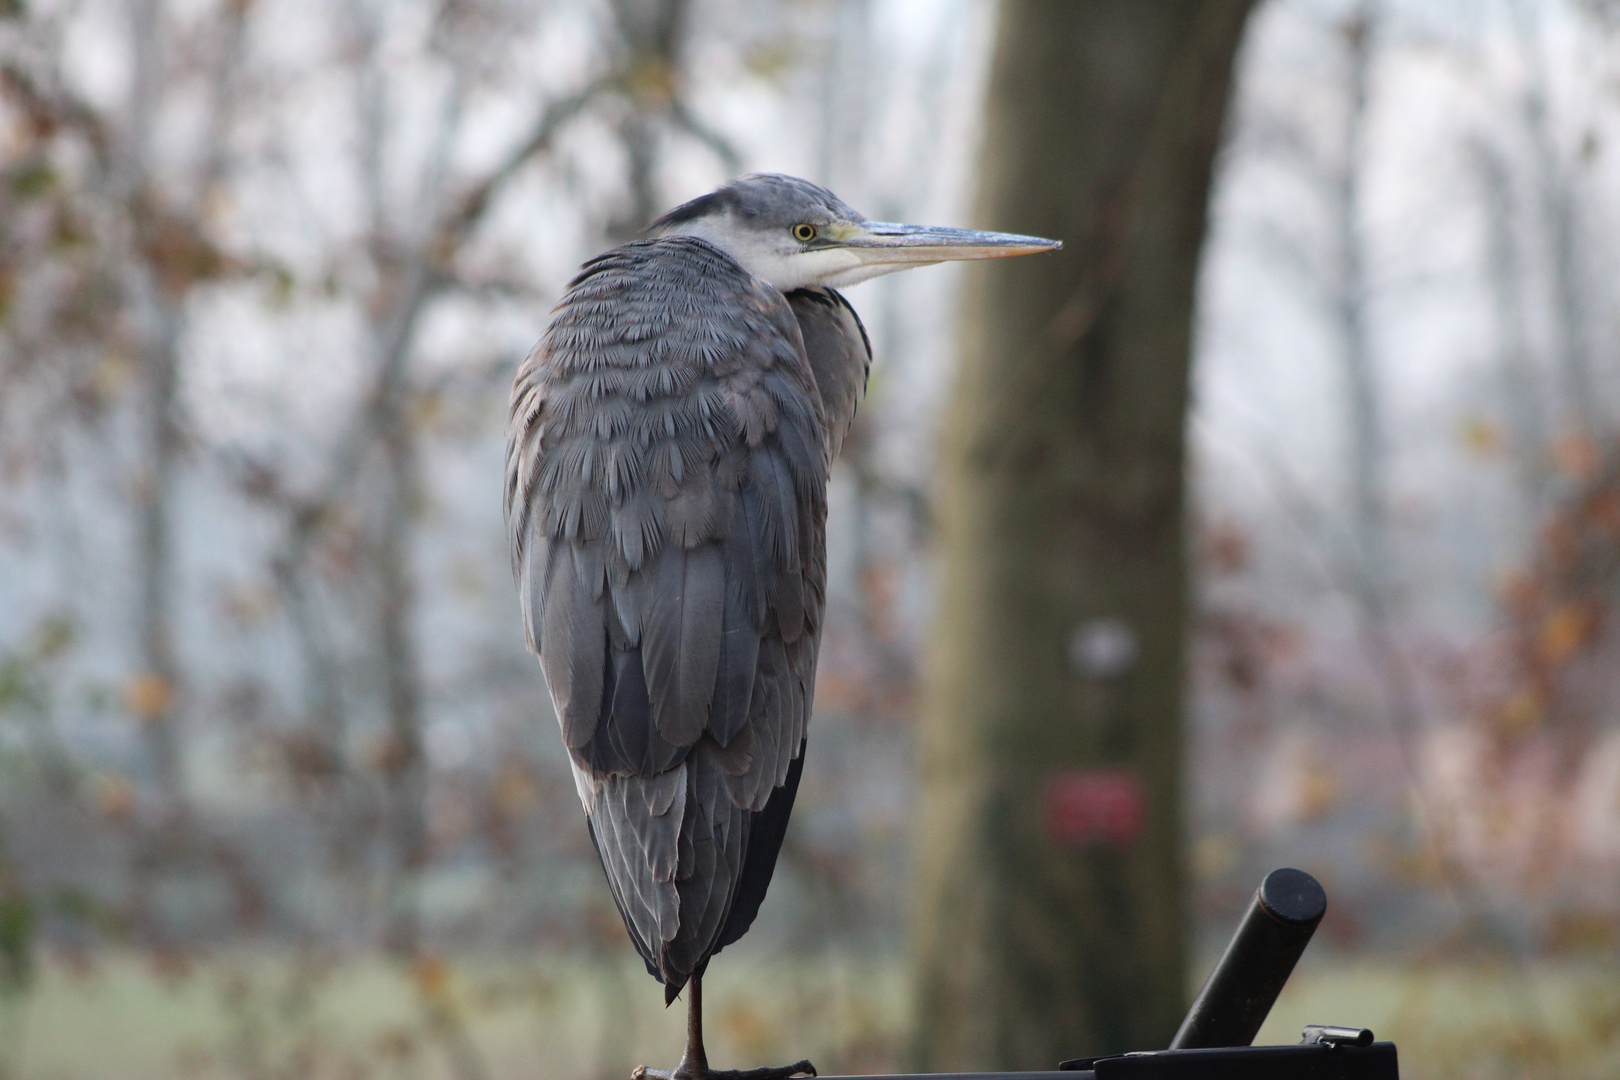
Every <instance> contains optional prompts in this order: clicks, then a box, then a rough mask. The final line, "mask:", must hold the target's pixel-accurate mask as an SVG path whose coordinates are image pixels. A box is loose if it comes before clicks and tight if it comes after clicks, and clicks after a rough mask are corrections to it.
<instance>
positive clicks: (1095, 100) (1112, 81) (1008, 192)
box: [915, 0, 1251, 1069]
mask: <svg viewBox="0 0 1620 1080" xmlns="http://www.w3.org/2000/svg"><path fill="white" fill-rule="evenodd" d="M1250 7H1251V0H1210V2H1205V3H1192V2H1181V3H1163V4H1150V5H1149V4H1135V3H1130V2H1127V0H1099V2H1093V3H1087V4H1071V3H1066V2H1061V0H1006V2H1004V3H1003V4H1002V7H1001V13H1000V25H999V28H998V35H997V41H996V45H995V55H994V59H993V61H992V65H993V66H992V70H991V78H990V89H989V100H988V110H987V114H986V122H985V131H986V142H985V147H984V151H983V158H982V162H981V185H982V186H981V191H980V196H979V200H980V201H979V219H980V221H981V222H982V223H983V224H984V225H985V226H987V227H994V228H1001V229H1013V230H1018V231H1021V232H1029V233H1037V234H1041V235H1046V236H1053V237H1058V238H1060V239H1062V240H1063V241H1064V242H1065V244H1066V245H1067V246H1066V248H1065V250H1064V251H1063V252H1061V253H1060V254H1059V255H1057V256H1054V257H1051V258H1044V259H1030V260H1026V261H1025V263H1024V264H1023V265H1019V264H1013V265H1010V266H998V267H996V268H995V269H994V272H992V273H985V274H979V275H976V276H974V277H972V278H971V283H970V286H969V291H968V301H967V317H966V318H965V320H964V323H963V327H964V335H963V346H962V371H961V374H960V377H959V381H958V384H957V387H956V393H955V399H954V402H953V404H952V407H951V409H950V412H949V413H948V415H947V418H946V425H945V430H946V431H947V432H948V433H949V435H948V438H947V440H946V445H945V448H944V481H943V483H944V490H943V498H942V506H941V529H942V541H941V543H942V556H943V562H944V567H943V581H942V585H941V595H940V605H941V606H940V617H939V619H938V622H937V630H936V634H935V641H934V646H933V655H932V657H931V662H932V665H933V670H932V685H931V688H930V703H929V706H928V708H927V710H926V713H925V717H926V718H925V721H924V730H923V736H922V742H923V755H922V763H921V770H922V771H921V777H920V780H921V787H922V798H923V813H922V821H923V824H922V827H921V833H922V835H921V837H920V850H919V886H920V893H919V912H918V914H919V920H918V922H917V934H918V938H917V947H918V964H919V975H920V978H919V980H918V985H919V987H920V997H919V1026H918V1028H917V1032H916V1044H915V1057H916V1059H917V1063H918V1065H919V1066H920V1067H923V1068H928V1069H947V1068H953V1069H954V1068H976V1067H997V1068H1007V1069H1020V1068H1040V1067H1044V1068H1051V1067H1052V1066H1053V1065H1054V1064H1055V1063H1056V1062H1057V1061H1058V1060H1059V1059H1061V1058H1064V1057H1072V1056H1075V1055H1077V1054H1081V1053H1100V1052H1103V1051H1110V1050H1126V1049H1145V1048H1151V1047H1157V1046H1164V1045H1165V1044H1166V1043H1167V1042H1168V1040H1169V1038H1170V1036H1171V1035H1172V1034H1173V1032H1174V1031H1175V1028H1176V1025H1177V1023H1178V1022H1179V1020H1180V1017H1181V1012H1182V1009H1183V1007H1184V1004H1185V952H1186V949H1185V936H1184V929H1183V928H1184V925H1185V921H1186V919H1185V915H1186V904H1185V900H1184V892H1183V870H1182V856H1181V812H1180V808H1181V788H1182V729H1181V705H1182V701H1181V699H1182V667H1183V649H1184V645H1183V639H1184V634H1185V627H1184V623H1185V621H1186V614H1187V598H1186V591H1187V586H1186V582H1187V574H1186V569H1185V561H1186V552H1185V550H1184V548H1185V544H1184V523H1183V486H1184V482H1183V469H1184V460H1183V459H1184V451H1183V445H1184V433H1183V430H1184V423H1185V413H1186V405H1187V396H1188V390H1187V388H1188V379H1187V376H1188V354H1189V346H1190V339H1191V332H1192V305H1193V295H1194V284H1195V280H1196V277H1197V269H1198V258H1199V250H1200V245H1201V242H1202V239H1203V234H1204V224H1205V217H1206V206H1207V201H1208V195H1209V184H1210V175H1211V170H1212V163H1213V159H1214V156H1215V151H1216V147H1217V145H1218V143H1219V139H1220V132H1221V125H1222V118H1223V115H1224V113H1225V107H1226V100H1227V89H1228V85H1229V83H1230V80H1231V72H1232V66H1233V58H1234V55H1235V53H1236V50H1237V46H1238V43H1239V41H1240V39H1241V36H1242V31H1243V27H1244V23H1245V20H1246V18H1247V15H1248V12H1249V9H1250Z"/></svg>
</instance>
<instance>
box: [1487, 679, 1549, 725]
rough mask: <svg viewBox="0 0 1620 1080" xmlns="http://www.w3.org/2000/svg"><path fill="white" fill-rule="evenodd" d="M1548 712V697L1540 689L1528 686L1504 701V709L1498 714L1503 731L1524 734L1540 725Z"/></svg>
mask: <svg viewBox="0 0 1620 1080" xmlns="http://www.w3.org/2000/svg"><path fill="white" fill-rule="evenodd" d="M1546 714H1547V702H1546V699H1545V698H1543V697H1542V695H1541V693H1540V692H1539V691H1537V690H1535V689H1532V688H1526V689H1523V690H1520V691H1519V692H1518V693H1516V694H1514V695H1513V696H1512V697H1510V698H1508V699H1507V700H1506V701H1504V702H1503V703H1502V711H1501V712H1500V713H1498V714H1497V722H1498V723H1499V724H1500V726H1501V728H1502V730H1503V731H1506V732H1508V733H1509V734H1512V735H1523V734H1525V733H1527V732H1530V731H1533V730H1535V729H1536V728H1538V727H1540V726H1541V721H1542V718H1543V717H1544V716H1546Z"/></svg>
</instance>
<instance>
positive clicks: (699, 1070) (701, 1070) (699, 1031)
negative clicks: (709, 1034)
mask: <svg viewBox="0 0 1620 1080" xmlns="http://www.w3.org/2000/svg"><path fill="white" fill-rule="evenodd" d="M686 985H687V992H688V993H689V994H691V996H690V997H689V998H687V1001H686V1052H685V1053H684V1054H682V1055H681V1063H680V1064H679V1065H677V1066H675V1080H708V1075H709V1055H708V1054H707V1053H706V1052H705V1051H704V1049H703V976H702V975H700V974H698V973H697V972H695V971H694V972H692V979H691V981H690V982H688V983H687V984H686Z"/></svg>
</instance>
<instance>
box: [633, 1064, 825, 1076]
mask: <svg viewBox="0 0 1620 1080" xmlns="http://www.w3.org/2000/svg"><path fill="white" fill-rule="evenodd" d="M815 1075H816V1067H815V1066H814V1065H812V1064H810V1063H809V1062H808V1061H796V1062H794V1063H793V1064H792V1065H766V1066H763V1067H761V1068H758V1069H703V1070H701V1071H698V1070H695V1069H690V1068H689V1067H687V1066H685V1065H682V1066H679V1067H677V1068H674V1069H649V1068H647V1066H645V1065H637V1066H636V1067H635V1070H634V1071H633V1072H631V1074H630V1076H631V1080H789V1077H794V1076H815Z"/></svg>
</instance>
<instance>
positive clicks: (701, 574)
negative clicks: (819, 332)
mask: <svg viewBox="0 0 1620 1080" xmlns="http://www.w3.org/2000/svg"><path fill="white" fill-rule="evenodd" d="M800 325H801V320H800V319H799V317H798V313H797V311H796V310H795V308H794V307H793V306H790V305H789V303H788V302H787V301H786V300H784V298H783V297H782V295H781V294H780V293H778V292H776V291H775V290H774V289H771V288H770V287H769V286H767V285H764V284H763V283H760V282H757V281H755V280H754V279H752V278H750V277H749V276H748V275H747V274H746V273H745V272H744V271H743V270H742V268H741V267H739V266H737V265H736V263H735V262H733V261H732V260H731V259H730V258H729V257H727V256H726V255H724V254H723V253H722V252H720V251H718V250H717V249H715V248H713V247H711V246H709V245H708V244H705V243H703V242H702V241H699V240H695V239H691V238H672V239H667V240H656V241H644V242H639V243H636V244H630V245H626V246H625V247H623V248H619V249H615V250H614V251H612V252H608V253H607V254H606V255H604V256H601V257H599V258H598V259H596V260H594V261H593V262H591V263H589V264H587V265H586V267H585V268H584V270H583V272H582V273H581V274H580V276H579V277H578V278H576V279H575V281H574V282H573V283H572V284H571V285H570V287H569V290H568V293H567V294H566V295H565V297H564V299H563V301H562V302H561V303H560V304H559V305H558V309H557V313H556V315H555V317H554V319H553V321H552V324H551V326H550V328H549V329H548V330H547V332H546V335H545V337H544V338H543V339H542V341H541V343H540V344H539V345H538V346H537V347H536V349H535V350H534V352H533V353H531V354H530V356H529V357H528V358H527V359H526V360H525V361H524V363H523V365H522V367H521V368H520V370H519V372H518V377H517V381H516V385H515V386H514V388H513V402H512V418H511V424H512V426H511V431H510V433H509V440H508V444H507V485H506V510H507V520H508V528H509V532H510V537H511V542H512V549H513V564H514V569H515V572H516V574H517V578H518V586H519V595H520V598H521V599H522V606H523V615H524V623H525V630H526V633H527V636H528V639H529V642H530V644H531V646H532V647H533V648H534V649H535V650H536V651H537V652H538V653H539V654H540V658H541V664H542V667H543V669H544V671H545V674H546V680H547V684H548V686H549V688H550V690H551V694H552V699H553V702H554V704H555V705H556V708H557V715H558V720H559V723H560V724H561V725H562V729H563V740H564V743H565V744H566V745H567V747H568V749H569V753H570V755H571V757H572V760H573V767H574V770H575V775H576V782H577V785H578V787H579V791H580V797H581V802H582V804H583V805H584V806H585V809H586V813H587V815H588V817H589V820H590V825H591V833H592V837H593V840H594V841H595V843H596V847H597V851H598V854H599V855H600V856H601V860H602V865H603V869H604V871H605V872H606V873H607V876H608V880H609V884H610V886H611V888H612V892H613V896H614V900H615V902H616V903H617V904H618V906H619V908H620V911H621V913H622V914H623V915H624V919H625V926H626V928H627V929H628V930H629V931H630V934H631V937H632V938H633V939H634V940H635V943H636V947H637V949H638V951H639V952H640V953H641V955H642V957H643V959H645V960H646V961H647V964H648V970H649V971H652V972H653V973H654V974H655V975H656V976H657V977H658V978H660V979H661V980H662V981H664V982H665V983H666V985H667V986H668V987H670V988H671V992H673V990H674V989H678V988H679V986H680V985H682V984H684V982H685V980H686V978H687V977H688V976H689V975H690V974H691V972H693V971H695V970H700V969H701V966H702V964H704V963H705V962H706V961H707V959H708V957H709V955H710V954H712V952H713V951H714V950H715V949H716V948H717V947H718V945H719V941H720V936H721V934H722V932H723V931H724V929H725V928H726V926H727V925H728V923H727V920H728V914H729V912H730V910H731V905H732V902H733V900H734V898H735V896H736V894H737V889H738V882H739V880H740V879H741V877H742V875H743V868H744V866H745V864H746V865H748V866H749V867H752V868H754V869H752V870H750V873H751V874H752V875H753V879H754V881H755V888H756V891H759V890H760V889H762V887H763V885H762V882H763V881H766V880H768V877H769V869H770V866H771V865H773V864H774V862H775V849H776V845H779V844H780V831H781V829H780V825H781V823H780V822H775V823H774V824H773V825H772V827H771V828H770V829H767V830H765V831H766V832H768V833H770V834H771V835H772V836H773V837H774V839H773V840H772V841H771V843H772V845H773V846H772V849H771V851H770V852H769V853H764V852H755V851H752V849H751V848H750V835H751V832H750V830H751V828H752V823H753V821H754V820H755V818H756V817H758V815H759V814H760V812H761V811H762V810H763V809H764V807H765V806H766V804H767V802H768V801H769V800H770V798H771V794H772V792H773V791H775V790H777V789H779V788H780V787H781V786H782V784H783V783H784V781H785V778H786V777H787V776H788V773H789V766H790V765H791V763H792V762H793V761H794V760H795V759H796V757H797V755H798V754H799V753H800V752H801V748H802V746H803V735H804V727H805V722H806V718H807V716H808V711H809V700H810V687H811V686H812V684H813V682H814V678H815V658H816V640H817V637H818V635H819V632H820V622H821V609H822V599H823V593H824V588H825V576H826V557H825V551H824V522H825V518H826V476H827V467H828V462H829V458H830V453H831V450H830V444H829V440H828V437H827V432H826V424H825V423H824V420H823V415H822V401H821V396H820V394H819V392H818V389H817V383H816V376H815V373H814V372H813V371H812V370H811V365H810V363H809V361H808V360H807V359H806V357H805V354H804V351H803V350H804V341H803V337H802V332H801V330H800ZM794 775H797V774H796V773H795V774H794ZM676 777H679V780H676V779H673V778H676ZM677 788H678V790H679V793H678V795H677V794H676V791H677ZM783 805H787V804H786V803H784V804H783ZM773 821H774V819H773ZM767 856H768V857H767ZM760 867H763V868H764V869H763V871H760V870H759V868H760ZM759 894H760V895H762V892H760V893H759ZM750 902H751V903H752V905H753V906H754V907H756V908H757V903H758V897H757V896H755V897H753V899H752V900H751V901H750ZM748 917H749V919H751V918H752V912H751V911H750V913H749V915H748ZM736 932H739V931H737V930H736V928H735V927H733V933H736Z"/></svg>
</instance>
